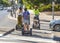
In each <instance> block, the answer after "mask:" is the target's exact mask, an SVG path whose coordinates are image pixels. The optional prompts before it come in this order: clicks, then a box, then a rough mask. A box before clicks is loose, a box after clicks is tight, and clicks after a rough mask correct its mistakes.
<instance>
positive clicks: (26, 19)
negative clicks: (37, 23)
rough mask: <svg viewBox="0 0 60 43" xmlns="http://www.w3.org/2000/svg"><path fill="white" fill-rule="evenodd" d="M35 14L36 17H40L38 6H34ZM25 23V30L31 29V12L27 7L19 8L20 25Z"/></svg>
mask: <svg viewBox="0 0 60 43" xmlns="http://www.w3.org/2000/svg"><path fill="white" fill-rule="evenodd" d="M34 15H35V17H36V19H39V10H38V7H37V6H35V7H34ZM22 24H23V25H24V26H23V27H24V30H25V31H26V30H30V29H29V25H30V12H29V11H28V9H27V8H24V11H23V9H22V7H20V8H19V14H18V25H20V26H21V25H22Z"/></svg>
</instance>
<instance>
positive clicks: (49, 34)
mask: <svg viewBox="0 0 60 43" xmlns="http://www.w3.org/2000/svg"><path fill="white" fill-rule="evenodd" d="M8 15H9V12H7V10H3V11H0V33H3V34H4V36H1V37H0V42H1V43H20V42H21V43H56V40H55V38H56V34H57V33H55V32H53V31H50V29H49V22H45V21H40V23H41V26H40V27H41V30H37V29H33V35H32V36H22V35H21V31H16V30H13V31H11V29H13V28H15V25H16V20H15V19H11V18H9V17H8ZM41 17H42V16H41ZM32 18H33V15H31V25H32ZM58 36H59V32H58ZM47 40H48V41H47Z"/></svg>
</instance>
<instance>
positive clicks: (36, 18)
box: [33, 6, 40, 29]
mask: <svg viewBox="0 0 60 43" xmlns="http://www.w3.org/2000/svg"><path fill="white" fill-rule="evenodd" d="M34 13H35V16H34V21H33V28H38V29H40V20H39V10H38V7H37V6H35V9H34Z"/></svg>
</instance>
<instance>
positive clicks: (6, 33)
mask: <svg viewBox="0 0 60 43" xmlns="http://www.w3.org/2000/svg"><path fill="white" fill-rule="evenodd" d="M13 31H14V29H11V30H9V31H7V32H5V33H4V34H3V36H6V35H8V34H10V33H11V32H13Z"/></svg>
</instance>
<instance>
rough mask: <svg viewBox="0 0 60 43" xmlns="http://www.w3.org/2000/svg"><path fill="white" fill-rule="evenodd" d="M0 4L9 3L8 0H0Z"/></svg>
mask: <svg viewBox="0 0 60 43" xmlns="http://www.w3.org/2000/svg"><path fill="white" fill-rule="evenodd" d="M0 4H3V5H4V6H9V5H11V3H9V0H0Z"/></svg>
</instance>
